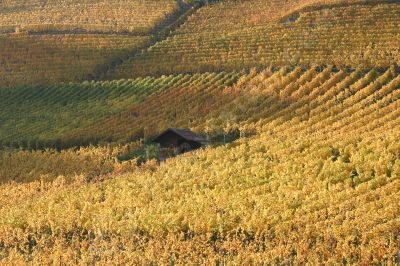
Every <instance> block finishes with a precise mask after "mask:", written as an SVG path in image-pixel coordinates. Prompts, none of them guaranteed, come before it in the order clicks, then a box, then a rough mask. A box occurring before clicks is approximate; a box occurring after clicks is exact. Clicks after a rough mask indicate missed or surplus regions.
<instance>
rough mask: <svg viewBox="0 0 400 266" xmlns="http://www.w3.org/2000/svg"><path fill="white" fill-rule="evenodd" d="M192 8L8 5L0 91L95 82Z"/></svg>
mask: <svg viewBox="0 0 400 266" xmlns="http://www.w3.org/2000/svg"><path fill="white" fill-rule="evenodd" d="M187 8H188V5H186V4H185V3H184V2H182V3H180V2H178V1H172V0H162V1H153V0H150V1H142V0H134V1H120V0H113V1H91V0H90V1H77V0H68V1H42V0H35V1H14V0H8V1H2V2H1V3H0V88H2V87H12V86H17V85H21V84H23V85H26V84H55V83H59V82H79V81H83V80H92V79H94V78H96V77H97V76H99V75H100V74H101V73H103V72H106V71H107V70H108V69H109V68H112V67H113V66H114V65H116V64H118V63H119V62H121V61H123V60H125V59H126V58H127V57H129V54H132V53H135V52H137V51H140V49H142V48H143V47H146V46H148V45H149V43H150V40H151V38H152V34H153V33H155V32H158V31H159V30H161V29H162V28H163V27H165V26H167V25H169V24H171V23H172V22H174V21H175V20H176V19H177V17H179V15H180V14H181V13H182V12H183V11H184V10H186V9H187Z"/></svg>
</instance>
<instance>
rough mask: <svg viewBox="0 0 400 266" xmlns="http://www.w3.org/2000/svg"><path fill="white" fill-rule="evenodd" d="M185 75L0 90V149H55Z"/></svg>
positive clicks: (178, 82)
mask: <svg viewBox="0 0 400 266" xmlns="http://www.w3.org/2000/svg"><path fill="white" fill-rule="evenodd" d="M190 78H191V76H190V75H175V76H165V77H160V78H153V77H147V78H137V79H134V80H115V81H105V82H87V81H86V82H83V83H69V84H59V85H54V86H43V85H37V86H20V87H14V88H9V89H2V90H0V107H1V108H0V114H1V117H2V126H1V128H0V140H1V142H2V145H3V146H13V147H25V148H35V149H41V148H44V147H46V146H53V147H57V145H58V146H59V145H60V143H59V142H57V138H59V137H60V136H62V135H63V134H66V133H68V132H70V131H72V130H75V129H77V128H80V127H86V126H89V125H90V124H93V123H96V122H98V121H100V120H102V119H105V118H106V117H109V116H112V115H115V114H118V113H120V112H124V111H125V110H126V109H127V108H129V107H131V106H132V105H135V104H139V103H141V102H143V101H145V100H146V99H147V98H151V97H154V95H157V94H159V93H160V92H162V91H164V90H169V89H172V88H174V87H177V86H180V85H181V84H183V83H185V82H187V81H188V80H189V79H190Z"/></svg>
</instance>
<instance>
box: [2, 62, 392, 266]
mask: <svg viewBox="0 0 400 266" xmlns="http://www.w3.org/2000/svg"><path fill="white" fill-rule="evenodd" d="M277 75H278V74H277ZM359 75H362V77H361V78H359ZM293 76H294V75H293ZM323 76H325V77H324V78H322V77H323ZM261 77H262V76H258V77H255V78H254V79H252V80H251V81H249V83H247V84H244V86H245V85H251V86H252V87H254V88H257V84H259V86H258V87H260V90H259V91H258V93H260V94H262V95H268V94H271V93H273V91H274V90H273V88H274V86H271V87H269V88H272V89H266V91H263V90H262V89H261V88H262V86H261V84H267V80H270V81H272V80H274V78H273V77H274V76H272V77H271V78H269V79H262V78H261ZM292 79H293V78H292ZM284 80H287V83H288V85H291V86H289V87H291V88H292V89H293V90H292V91H289V90H288V88H289V87H287V89H278V93H279V94H280V95H281V96H283V95H287V96H286V97H287V99H289V98H296V99H297V102H292V103H291V104H289V103H288V102H287V106H286V107H285V108H282V109H279V108H278V106H282V103H281V104H279V105H276V104H275V105H274V104H268V105H267V106H266V107H265V109H264V111H263V112H271V113H270V115H269V116H265V119H263V120H260V121H259V122H258V123H256V125H255V129H256V130H257V132H258V134H257V135H253V136H249V137H247V138H242V139H240V140H239V141H237V142H234V143H232V144H229V145H226V146H221V147H218V148H208V149H205V150H201V151H198V152H194V153H193V154H188V155H186V156H182V157H179V158H175V159H170V160H168V161H166V162H165V163H163V164H162V165H160V166H159V167H156V168H154V167H152V168H150V169H148V170H146V169H141V170H135V171H134V172H132V173H128V174H123V175H114V177H113V178H112V180H109V181H105V182H96V183H94V184H85V183H82V181H75V182H74V183H72V184H69V183H61V184H60V183H59V181H58V183H55V184H54V185H49V186H44V187H43V188H42V189H40V190H39V192H35V193H34V194H33V196H31V200H30V201H29V202H26V203H24V202H22V201H19V200H17V201H16V202H17V203H15V202H14V201H13V200H11V199H8V200H7V201H5V202H8V203H6V204H5V205H4V206H3V207H2V208H1V210H0V213H1V215H0V217H1V218H0V228H1V229H0V230H1V232H2V233H1V234H0V236H1V237H0V241H1V242H2V243H4V244H3V245H4V246H3V247H4V248H3V249H2V250H3V251H2V252H5V251H6V250H7V254H8V255H7V256H5V257H4V259H5V260H6V261H7V260H8V259H11V258H12V259H13V260H15V259H17V258H19V259H21V260H23V259H24V257H25V256H28V255H29V254H31V255H32V259H31V260H32V262H34V263H39V262H40V263H60V261H62V262H64V263H67V262H72V261H75V260H79V261H82V262H88V261H96V262H98V263H109V262H110V260H111V259H112V260H113V261H115V262H117V261H118V262H120V263H125V262H128V261H130V262H135V263H139V264H142V263H145V262H151V261H154V262H155V261H158V262H163V263H168V261H174V262H176V263H178V264H180V263H189V262H190V263H191V262H198V263H206V264H209V263H218V261H219V262H221V261H230V262H234V261H235V262H237V263H239V264H247V263H249V262H251V261H252V262H253V263H256V264H258V263H260V262H262V261H264V262H274V263H289V262H290V261H296V262H303V263H312V264H315V263H322V262H333V261H342V262H343V261H345V262H346V263H349V264H354V263H357V264H358V263H365V264H369V263H372V262H378V261H386V262H388V263H389V262H391V263H394V262H396V261H397V257H396V254H397V253H396V250H398V248H399V243H398V241H397V239H398V229H399V226H400V224H399V220H398V217H399V216H398V215H399V207H400V206H399V202H398V200H397V198H398V193H399V191H400V186H399V184H398V180H399V177H400V164H399V162H400V161H399V159H400V157H399V156H400V150H399V144H398V141H397V140H398V137H399V132H400V131H399V125H400V123H399V117H400V116H399V111H398V110H399V97H398V96H399V92H400V90H399V89H400V87H399V84H400V83H399V77H398V76H397V74H396V75H395V73H394V72H393V71H392V70H388V71H387V72H385V73H383V74H378V73H376V72H375V71H373V70H372V71H369V72H367V73H364V74H361V72H354V73H352V74H346V73H344V72H337V73H330V72H329V71H326V72H325V73H324V75H322V74H321V75H320V78H319V80H320V82H319V84H320V85H319V86H311V84H312V83H311V82H309V83H306V84H309V86H306V85H304V86H302V87H296V85H297V84H298V83H299V82H298V79H294V80H292V81H290V80H289V78H287V79H284ZM321 80H325V82H322V81H321ZM337 80H340V81H337ZM335 81H336V82H335ZM314 82H315V81H314ZM256 92H257V90H256V91H254V90H253V92H252V94H256ZM243 96H244V95H243ZM241 97H242V96H239V97H238V100H237V101H239V102H240V101H241V100H240V99H241ZM269 99H271V100H272V99H273V98H272V97H269ZM243 101H244V102H245V103H246V101H245V100H244V99H243ZM261 102H265V100H263V101H261ZM277 102H279V101H277ZM305 102H306V103H307V104H304V103H305ZM300 103H303V104H300ZM248 104H249V103H248ZM249 105H250V104H249ZM251 106H253V110H254V111H252V112H253V114H259V113H260V110H262V109H259V108H255V106H257V104H256V102H252V104H251ZM229 109H231V108H229ZM246 109H247V110H252V109H251V108H246ZM249 112H251V111H249ZM250 116H251V115H250ZM76 182H78V183H76ZM79 182H81V183H79ZM31 186H34V187H35V185H34V184H32V185H31ZM34 187H33V188H34ZM17 188H18V189H19V190H20V191H26V194H27V195H32V192H33V191H31V188H30V187H27V186H26V185H18V184H9V185H4V186H3V187H2V189H3V191H10V190H15V189H17ZM10 196H12V197H13V195H10ZM10 200H11V201H10ZM133 240H134V241H135V242H132V241H133ZM26 241H28V242H26ZM17 243H26V246H23V247H21V245H20V244H19V245H18V246H19V247H20V248H21V249H22V250H25V249H26V252H18V251H17ZM205 243H207V244H205ZM29 250H31V251H29ZM76 250H79V254H80V255H79V254H78V253H76ZM58 252H62V253H58ZM201 254H203V255H201ZM31 255H29V256H31ZM3 256H4V255H3ZM203 256H204V257H203Z"/></svg>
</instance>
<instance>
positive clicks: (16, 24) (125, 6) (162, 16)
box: [0, 0, 179, 34]
mask: <svg viewBox="0 0 400 266" xmlns="http://www.w3.org/2000/svg"><path fill="white" fill-rule="evenodd" d="M178 9H179V5H178V3H177V2H176V1H172V0H157V1H155V0H150V1H149V0H147V1H144V0H134V1H122V0H112V1H104V0H102V1H79V0H68V1H56V0H51V1H44V0H33V1H29V2H23V1H22V2H21V1H18V0H9V1H2V2H1V3H0V32H1V31H2V30H3V32H7V33H8V32H13V31H14V32H15V31H30V32H58V31H82V30H83V31H85V32H102V33H108V32H118V33H121V32H122V33H127V32H128V33H139V34H146V33H149V32H150V31H151V30H152V29H153V28H154V27H155V26H158V25H160V24H161V23H164V21H165V20H166V19H168V16H169V15H171V14H172V13H174V12H175V11H177V10H178ZM99 13H101V14H102V15H101V16H99V15H98V14H99Z"/></svg>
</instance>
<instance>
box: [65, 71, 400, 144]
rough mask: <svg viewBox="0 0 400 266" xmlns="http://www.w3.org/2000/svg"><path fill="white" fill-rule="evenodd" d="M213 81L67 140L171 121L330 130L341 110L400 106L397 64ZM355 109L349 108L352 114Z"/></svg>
mask: <svg viewBox="0 0 400 266" xmlns="http://www.w3.org/2000/svg"><path fill="white" fill-rule="evenodd" d="M212 80H213V79H209V81H208V83H206V84H208V85H206V86H207V89H205V88H202V87H194V88H191V89H180V88H176V89H175V90H169V91H167V92H164V93H162V94H160V95H158V96H156V97H153V98H149V99H147V100H146V101H144V102H143V103H142V104H140V105H138V106H136V107H134V108H132V109H130V110H128V111H126V112H122V113H121V114H118V115H117V116H112V117H109V118H107V119H106V120H103V121H99V122H98V123H95V124H93V125H91V126H89V127H88V128H86V129H85V128H81V129H79V130H77V131H76V132H75V133H73V134H69V135H67V136H65V138H64V141H65V142H70V143H73V142H74V141H78V140H79V139H85V138H87V139H89V140H90V139H91V140H98V141H99V140H100V141H101V140H104V139H113V140H116V141H118V140H119V141H127V140H129V139H132V137H135V136H136V138H139V137H142V136H143V130H145V131H146V135H147V137H149V136H154V135H156V134H157V133H159V132H161V131H162V130H163V129H165V128H168V127H171V126H177V127H189V128H193V129H195V130H196V131H199V132H209V133H210V134H222V133H223V132H231V131H232V132H233V131H235V130H238V129H239V130H241V131H242V132H243V134H244V135H246V134H252V132H254V131H256V128H257V127H259V126H267V125H270V123H271V125H270V126H268V127H270V128H271V131H273V132H275V131H276V130H278V129H279V128H280V127H281V124H283V125H285V123H289V122H288V121H290V124H291V125H292V126H293V128H295V127H296V130H297V127H300V128H308V129H309V130H310V132H311V133H312V132H321V131H319V130H317V131H315V130H314V129H313V127H314V126H315V127H318V126H321V127H322V126H326V128H325V129H324V130H323V132H324V133H330V131H331V130H332V128H331V127H330V126H333V125H335V123H333V122H335V120H334V119H337V118H336V115H339V117H340V119H338V121H339V123H344V122H347V123H349V122H351V121H352V120H353V119H357V120H354V121H358V119H359V120H360V121H359V123H361V124H362V123H365V121H369V119H371V117H370V116H369V115H371V112H372V111H373V110H376V109H380V108H383V107H384V108H383V109H382V110H388V111H396V108H397V106H398V104H399V101H398V99H399V88H400V76H399V72H398V69H397V68H396V67H394V66H392V67H390V68H387V69H384V70H382V69H368V70H363V69H357V70H352V71H346V70H339V69H336V68H335V67H333V66H328V67H312V68H301V67H295V68H281V69H279V70H276V71H272V70H270V69H266V70H264V71H261V72H260V73H259V74H256V73H255V72H251V73H249V74H247V75H242V76H241V77H240V78H239V80H238V82H237V84H236V85H234V84H233V85H229V84H227V83H225V85H223V84H224V83H222V82H219V83H218V84H221V85H223V86H222V87H221V86H213V85H212V84H213V82H212ZM214 82H215V81H214ZM339 103H340V104H339ZM155 106H157V108H155ZM350 107H351V108H352V109H351V111H350V110H347V111H346V108H350ZM156 110H157V111H156ZM321 110H323V111H324V112H321ZM356 111H358V112H359V115H360V116H357V113H356ZM342 112H344V113H342ZM324 119H326V121H327V122H325V120H324ZM320 120H321V121H320ZM303 121H305V122H304V123H305V124H304V125H303V124H302V123H303ZM314 123H315V125H314ZM341 127H346V125H338V126H337V128H336V127H335V128H334V131H335V132H336V130H340V129H341ZM296 130H294V131H293V132H296ZM321 130H322V128H321Z"/></svg>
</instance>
